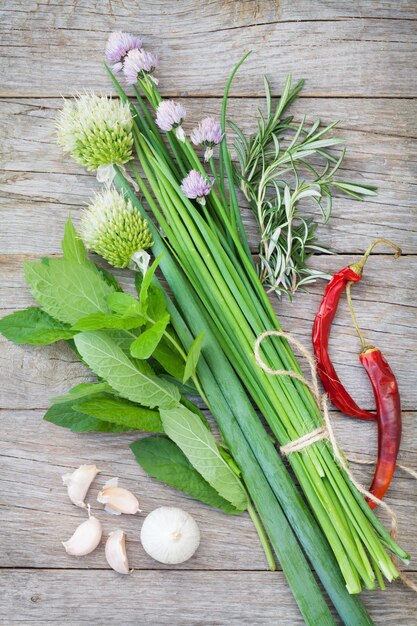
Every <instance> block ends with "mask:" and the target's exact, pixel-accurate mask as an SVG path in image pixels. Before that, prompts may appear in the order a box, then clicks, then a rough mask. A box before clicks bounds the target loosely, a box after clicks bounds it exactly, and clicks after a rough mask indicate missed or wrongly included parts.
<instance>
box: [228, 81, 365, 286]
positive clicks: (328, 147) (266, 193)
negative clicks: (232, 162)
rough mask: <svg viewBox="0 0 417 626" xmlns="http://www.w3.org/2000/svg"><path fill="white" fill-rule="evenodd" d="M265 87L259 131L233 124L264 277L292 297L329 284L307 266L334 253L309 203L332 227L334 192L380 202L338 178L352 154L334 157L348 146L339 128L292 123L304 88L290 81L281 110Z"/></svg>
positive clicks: (240, 178)
mask: <svg viewBox="0 0 417 626" xmlns="http://www.w3.org/2000/svg"><path fill="white" fill-rule="evenodd" d="M264 83H265V94H266V115H264V114H263V113H262V112H261V111H259V118H258V129H257V132H256V133H255V134H252V135H249V136H245V134H244V133H243V131H242V130H241V129H240V128H239V127H238V126H237V125H236V124H234V123H233V122H230V121H229V125H230V126H231V128H232V129H233V130H234V132H235V134H236V139H235V148H236V152H237V155H238V165H237V166H236V167H235V176H236V179H237V182H238V185H239V187H240V189H241V190H242V192H243V193H244V195H245V197H246V198H247V200H248V202H249V206H250V207H251V208H252V210H253V212H254V214H255V217H256V220H257V223H258V226H259V231H260V246H259V256H260V260H259V265H258V270H259V276H260V278H261V280H262V282H263V284H264V285H265V287H266V288H267V290H268V291H270V292H275V293H276V294H277V295H279V296H281V295H282V294H284V293H286V294H287V295H288V296H289V297H290V298H291V296H292V294H293V293H294V292H295V291H296V290H297V289H298V288H300V287H303V286H305V285H307V284H310V283H312V282H314V281H315V280H316V279H317V278H319V277H320V278H329V276H328V275H327V274H323V273H322V272H319V271H317V270H314V269H311V268H309V267H308V264H307V262H308V259H309V257H310V256H311V255H312V254H314V253H315V252H328V250H326V249H325V248H324V247H323V246H320V245H319V244H318V241H317V237H316V235H315V231H316V228H317V225H318V222H317V220H316V219H315V218H312V217H306V216H305V213H304V214H303V208H302V207H303V204H302V201H303V200H304V201H305V200H306V199H307V200H310V201H311V200H312V201H313V202H314V203H315V204H316V205H317V206H318V207H319V209H320V212H321V214H322V217H323V223H327V221H328V220H329V217H330V214H331V210H332V193H333V191H334V189H336V190H339V191H342V192H343V193H346V194H347V195H349V196H351V197H352V198H355V199H357V200H362V199H363V198H364V197H365V196H374V195H376V187H374V186H372V185H362V184H359V183H351V182H346V181H343V180H339V179H337V178H336V174H337V172H338V170H339V168H340V166H341V164H342V162H343V159H344V156H345V149H343V150H342V152H341V153H340V154H335V153H334V152H333V151H332V149H333V148H334V147H335V146H340V145H342V144H343V143H344V140H343V139H341V138H339V137H332V136H331V135H330V132H331V131H332V130H333V128H334V127H335V126H336V125H337V122H334V123H332V124H329V125H328V126H326V127H322V126H321V124H320V120H316V121H315V122H314V123H313V124H312V125H311V126H309V125H308V124H307V122H306V118H305V117H303V119H302V120H301V122H300V123H299V124H294V122H293V116H291V115H288V116H285V112H286V110H287V109H288V107H289V105H290V104H291V103H292V102H293V101H294V100H295V99H296V97H297V96H298V93H299V91H300V90H301V88H302V86H303V84H304V81H302V80H301V81H299V82H298V83H297V84H296V85H295V87H292V79H291V76H290V75H289V76H288V77H287V79H286V81H285V85H284V89H283V92H282V95H281V97H280V98H279V100H278V102H277V104H276V106H275V108H274V109H273V107H272V97H271V89H270V84H269V81H268V79H267V78H265V79H264ZM304 206H305V205H304Z"/></svg>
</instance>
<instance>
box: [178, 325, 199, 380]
mask: <svg viewBox="0 0 417 626" xmlns="http://www.w3.org/2000/svg"><path fill="white" fill-rule="evenodd" d="M203 340H204V333H200V334H199V335H197V337H196V338H195V339H194V341H193V343H192V344H191V347H190V349H189V351H188V354H187V359H186V361H185V367H184V376H183V378H182V382H183V383H185V382H187V380H188V379H189V378H191V377H192V376H194V374H195V371H196V369H197V363H198V359H199V358H200V354H201V348H202V347H203Z"/></svg>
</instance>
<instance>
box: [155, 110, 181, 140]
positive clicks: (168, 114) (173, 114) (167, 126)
mask: <svg viewBox="0 0 417 626" xmlns="http://www.w3.org/2000/svg"><path fill="white" fill-rule="evenodd" d="M186 115H187V111H186V110H185V108H184V107H183V106H182V104H180V103H179V102H175V100H163V101H162V102H161V103H160V104H159V106H158V108H157V110H156V120H155V121H156V123H157V124H158V126H159V128H160V129H161V130H165V131H169V130H173V129H174V128H175V134H176V135H177V138H178V139H179V140H180V141H185V134H184V131H183V129H182V126H181V124H182V123H183V121H184V119H185V116H186Z"/></svg>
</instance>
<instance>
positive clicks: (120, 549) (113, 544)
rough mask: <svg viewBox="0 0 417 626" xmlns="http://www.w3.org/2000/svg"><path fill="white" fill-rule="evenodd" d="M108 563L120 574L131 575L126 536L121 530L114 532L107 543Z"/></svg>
mask: <svg viewBox="0 0 417 626" xmlns="http://www.w3.org/2000/svg"><path fill="white" fill-rule="evenodd" d="M105 552H106V559H107V563H108V564H109V565H110V567H112V568H113V569H114V571H115V572H118V573H119V574H129V562H128V560H127V554H126V535H125V533H124V532H123V530H122V529H121V528H118V529H117V530H114V531H113V532H111V533H110V534H109V536H108V539H107V541H106V547H105Z"/></svg>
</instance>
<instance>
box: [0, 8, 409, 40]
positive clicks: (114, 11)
mask: <svg viewBox="0 0 417 626" xmlns="http://www.w3.org/2000/svg"><path fill="white" fill-rule="evenodd" d="M55 6H57V7H59V9H60V10H59V12H58V11H56V12H55V13H54V12H52V11H47V10H46V8H43V7H42V6H41V7H39V5H38V3H37V2H35V1H34V0H29V1H27V2H25V10H26V11H27V12H31V13H34V12H36V11H38V12H39V20H40V21H41V23H42V25H43V27H44V28H54V27H55V28H61V29H62V28H65V27H68V26H69V25H70V26H71V27H72V28H77V29H79V30H87V31H88V30H89V29H90V28H89V24H88V23H86V20H85V17H86V16H88V17H90V18H92V17H94V30H95V31H97V32H100V31H106V30H108V28H109V26H110V27H114V21H115V20H117V26H118V28H119V29H128V28H129V27H130V25H131V23H132V17H134V15H132V14H136V15H139V16H140V18H141V26H142V27H141V33H143V34H148V33H150V32H153V31H154V30H155V26H156V25H157V26H158V30H159V32H160V33H161V35H166V34H169V33H172V32H175V33H177V34H180V33H181V32H182V31H183V29H184V26H183V25H184V24H188V23H189V22H193V23H196V22H199V30H200V32H201V33H205V32H207V31H210V30H221V29H222V28H224V27H225V24H226V25H228V26H229V27H232V26H233V27H244V26H247V27H251V26H254V25H265V23H267V24H269V23H273V22H274V21H279V22H293V21H296V22H299V21H332V20H347V19H363V18H366V17H374V18H377V19H388V18H390V19H410V20H412V19H414V20H415V19H416V8H415V4H414V3H413V1H412V0H397V1H394V0H380V1H379V2H378V4H377V5H376V4H375V2H374V1H373V0H357V1H356V2H355V3H354V4H353V3H352V4H348V5H347V4H346V3H345V2H344V1H343V0H332V2H331V3H327V2H326V3H323V2H311V1H309V0H297V1H296V2H294V0H280V2H277V1H276V0H262V1H261V2H260V1H259V0H240V1H239V2H227V1H226V2H224V1H223V2H222V1H221V0H214V1H213V0H212V1H211V2H206V3H196V2H195V1H194V0H182V2H181V5H176V4H175V3H174V4H173V3H171V2H169V0H168V1H165V2H164V1H160V2H158V3H154V2H152V1H151V0H143V1H142V2H141V3H140V6H139V7H138V6H137V4H135V1H134V0H124V1H123V2H120V1H118V0H116V2H112V4H111V5H107V6H106V5H104V6H100V8H99V9H98V8H97V7H96V6H94V5H91V3H88V2H86V1H85V2H78V3H77V4H76V5H73V4H71V3H69V2H67V1H65V0H64V1H63V0H58V1H57V2H56V3H55ZM21 9H22V4H21V2H20V0H12V1H9V2H8V3H7V6H5V7H4V8H3V14H2V17H3V20H4V22H5V24H7V25H10V26H12V25H13V23H14V22H13V20H14V19H15V13H16V12H19V11H21ZM167 18H169V19H167ZM112 22H113V23H112Z"/></svg>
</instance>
